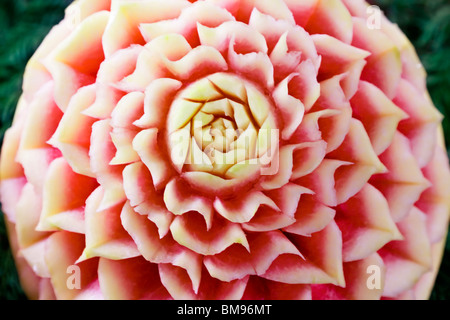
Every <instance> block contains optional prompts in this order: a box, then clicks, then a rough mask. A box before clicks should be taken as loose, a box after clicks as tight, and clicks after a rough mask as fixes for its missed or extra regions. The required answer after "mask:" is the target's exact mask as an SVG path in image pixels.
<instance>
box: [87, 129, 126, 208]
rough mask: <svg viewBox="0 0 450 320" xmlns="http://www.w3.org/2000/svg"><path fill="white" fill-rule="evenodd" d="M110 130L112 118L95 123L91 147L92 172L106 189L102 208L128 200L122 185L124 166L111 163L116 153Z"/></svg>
mask: <svg viewBox="0 0 450 320" xmlns="http://www.w3.org/2000/svg"><path fill="white" fill-rule="evenodd" d="M110 131H111V126H110V120H100V121H97V122H96V123H94V124H93V126H92V135H91V147H90V149H89V157H90V160H91V169H92V172H93V173H94V174H95V175H96V177H97V180H98V182H99V183H100V185H101V186H103V188H104V190H105V194H104V197H103V201H102V206H101V208H102V209H106V208H107V207H108V206H114V205H116V204H118V203H120V202H123V201H125V200H126V197H125V193H124V191H123V185H122V171H123V166H112V165H110V163H111V160H112V159H113V158H114V156H115V154H116V148H115V146H114V144H113V142H112V140H111V135H110Z"/></svg>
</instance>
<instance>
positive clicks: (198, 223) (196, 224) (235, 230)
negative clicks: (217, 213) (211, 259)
mask: <svg viewBox="0 0 450 320" xmlns="http://www.w3.org/2000/svg"><path fill="white" fill-rule="evenodd" d="M170 231H171V232H172V235H173V238H174V239H175V241H177V242H178V243H179V244H180V245H182V246H185V247H186V248H189V249H190V250H193V251H194V252H197V253H199V254H201V255H214V254H217V253H220V252H222V251H224V250H225V249H226V248H228V247H230V246H231V245H233V244H234V243H239V244H241V245H242V246H244V247H245V248H247V249H248V242H247V238H246V236H245V233H244V232H243V231H242V229H241V227H240V226H239V225H238V224H234V223H231V222H228V221H227V220H225V219H221V218H219V217H215V219H214V221H213V223H212V226H211V228H210V229H209V230H208V229H207V226H206V223H205V221H204V219H203V217H202V216H201V215H200V214H197V213H186V214H184V215H182V216H177V217H176V218H175V219H174V221H173V222H172V225H171V226H170Z"/></svg>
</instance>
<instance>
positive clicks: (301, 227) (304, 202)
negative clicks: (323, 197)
mask: <svg viewBox="0 0 450 320" xmlns="http://www.w3.org/2000/svg"><path fill="white" fill-rule="evenodd" d="M335 213H336V212H335V210H334V209H332V208H330V207H328V206H326V205H324V204H321V203H320V202H319V201H317V199H316V198H315V197H314V196H312V195H309V194H305V195H303V196H302V198H301V201H300V202H299V203H298V207H297V210H296V212H295V223H293V224H291V225H290V226H287V227H286V228H284V229H283V231H286V232H289V233H293V234H298V235H300V236H310V235H311V234H313V233H316V232H319V231H321V230H323V229H324V228H325V227H326V226H327V225H328V224H329V223H331V222H332V221H333V219H334V217H335Z"/></svg>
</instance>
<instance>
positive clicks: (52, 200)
mask: <svg viewBox="0 0 450 320" xmlns="http://www.w3.org/2000/svg"><path fill="white" fill-rule="evenodd" d="M97 186H98V184H97V181H96V180H95V179H92V178H89V177H86V176H83V175H79V174H76V173H75V172H73V171H72V168H71V167H70V166H69V164H68V163H67V162H66V160H64V159H63V158H58V159H56V160H54V161H53V162H52V163H51V164H50V166H49V169H48V173H47V177H46V180H45V183H44V189H43V195H42V198H43V199H42V213H41V216H40V220H39V224H38V226H37V230H40V231H55V230H59V229H65V228H66V226H67V227H69V230H70V228H72V227H73V226H71V223H73V224H76V223H74V222H71V221H70V219H61V220H60V219H57V216H58V215H60V214H63V215H64V214H66V213H69V212H72V211H75V212H77V214H76V215H75V217H74V218H75V219H76V216H77V215H80V214H82V213H83V209H82V208H83V207H84V205H85V202H86V199H87V197H88V196H89V195H90V194H91V192H92V191H93V190H94V189H95V188H96V187H97ZM66 218H67V216H66ZM59 221H60V222H62V223H63V224H62V225H61V224H59V223H58V222H59ZM70 231H72V230H70Z"/></svg>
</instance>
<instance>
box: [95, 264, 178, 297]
mask: <svg viewBox="0 0 450 320" xmlns="http://www.w3.org/2000/svg"><path fill="white" fill-rule="evenodd" d="M98 278H99V282H100V288H101V290H102V293H103V295H104V296H105V299H108V300H168V299H170V298H171V297H170V295H169V293H168V292H167V290H166V289H165V288H164V287H163V285H162V283H161V281H160V280H159V271H158V265H156V264H153V263H150V262H148V261H146V260H145V259H143V258H142V257H136V258H132V259H125V260H119V261H114V260H109V259H104V258H101V259H100V260H99V265H98Z"/></svg>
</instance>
